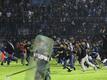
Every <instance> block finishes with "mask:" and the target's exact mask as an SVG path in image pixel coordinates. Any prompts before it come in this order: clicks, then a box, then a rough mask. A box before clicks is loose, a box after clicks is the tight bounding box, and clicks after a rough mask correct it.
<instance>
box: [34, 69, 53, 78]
mask: <svg viewBox="0 0 107 80" xmlns="http://www.w3.org/2000/svg"><path fill="white" fill-rule="evenodd" d="M35 80H51V77H50V70H49V69H47V70H45V71H38V70H37V71H36V76H35Z"/></svg>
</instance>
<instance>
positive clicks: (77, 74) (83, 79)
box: [0, 61, 107, 80]
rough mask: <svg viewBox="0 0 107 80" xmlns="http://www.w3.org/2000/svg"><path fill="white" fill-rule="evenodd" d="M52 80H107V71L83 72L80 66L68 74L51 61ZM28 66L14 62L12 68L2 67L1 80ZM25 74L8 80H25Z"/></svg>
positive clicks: (0, 71) (0, 70) (0, 67)
mask: <svg viewBox="0 0 107 80" xmlns="http://www.w3.org/2000/svg"><path fill="white" fill-rule="evenodd" d="M50 64H51V78H52V80H107V69H106V68H102V69H99V70H97V71H94V70H93V69H89V70H88V71H86V72H82V71H81V68H80V66H78V65H76V71H72V72H67V70H66V69H62V67H61V65H60V64H57V63H56V62H55V61H51V62H50ZM27 68H28V67H27V66H23V65H21V64H20V63H18V64H16V63H14V62H12V64H11V65H10V66H7V65H4V66H0V80H6V75H8V74H11V73H14V72H17V71H21V70H24V69H27ZM25 74H26V73H25V72H23V73H20V74H17V75H14V76H12V77H10V79H8V80H25Z"/></svg>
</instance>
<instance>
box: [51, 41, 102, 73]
mask: <svg viewBox="0 0 107 80" xmlns="http://www.w3.org/2000/svg"><path fill="white" fill-rule="evenodd" d="M100 54H101V42H100V41H99V42H98V43H91V42H90V41H88V40H86V39H83V40H78V41H74V40H72V39H69V40H67V39H62V40H61V39H59V40H57V41H56V44H55V47H54V56H53V57H54V58H56V60H57V62H58V63H60V64H62V65H63V68H64V69H65V68H66V69H68V71H69V72H70V71H72V70H73V69H74V70H76V68H75V62H76V61H78V62H79V63H80V65H81V67H82V69H83V71H85V70H86V69H87V68H86V67H89V65H90V66H92V67H93V68H94V69H95V70H97V68H101V67H100V65H99V63H98V61H99V62H101V56H100Z"/></svg>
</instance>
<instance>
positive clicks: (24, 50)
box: [0, 40, 30, 65]
mask: <svg viewBox="0 0 107 80" xmlns="http://www.w3.org/2000/svg"><path fill="white" fill-rule="evenodd" d="M29 57H30V48H29V46H28V44H27V42H26V40H25V41H22V42H18V43H16V45H13V43H11V42H9V41H6V42H5V43H4V45H3V47H2V48H1V49H0V61H1V65H4V63H6V62H7V65H10V62H11V61H16V63H18V58H20V59H21V64H23V65H28V64H29V59H30V58H29ZM25 61H26V62H25Z"/></svg>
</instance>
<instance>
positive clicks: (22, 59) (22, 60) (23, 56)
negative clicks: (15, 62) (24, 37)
mask: <svg viewBox="0 0 107 80" xmlns="http://www.w3.org/2000/svg"><path fill="white" fill-rule="evenodd" d="M25 60H26V53H21V64H23V65H24V64H25Z"/></svg>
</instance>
